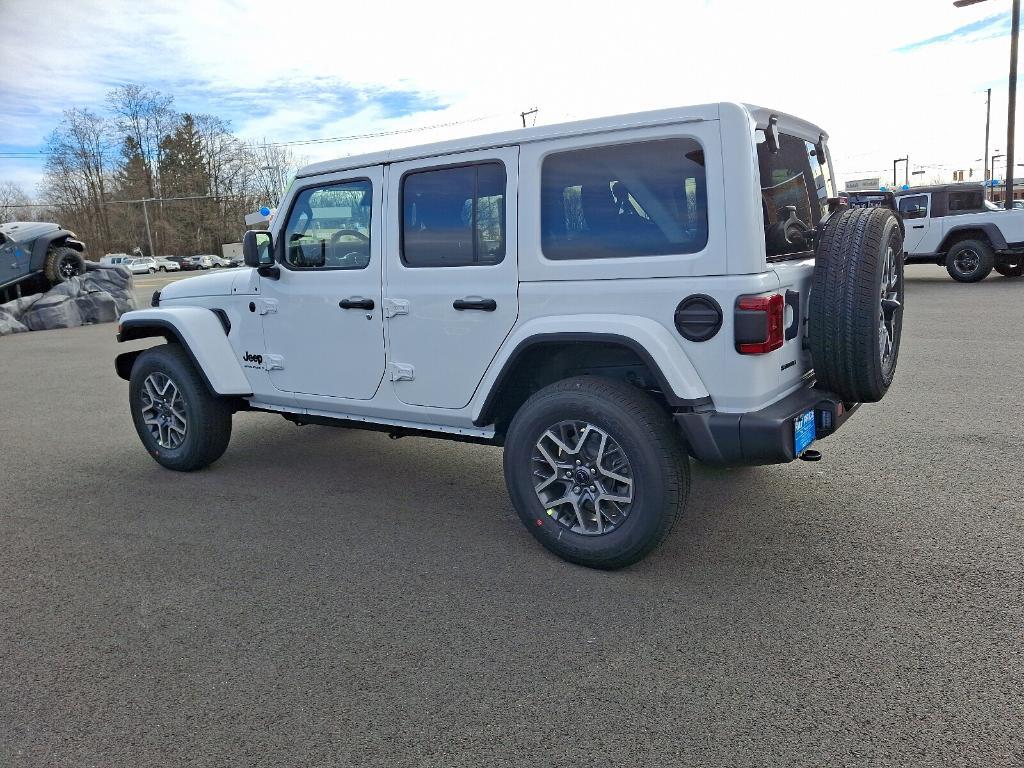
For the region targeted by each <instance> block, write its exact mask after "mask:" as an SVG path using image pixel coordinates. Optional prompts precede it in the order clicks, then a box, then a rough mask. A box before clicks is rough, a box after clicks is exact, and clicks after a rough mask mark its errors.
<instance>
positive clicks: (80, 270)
mask: <svg viewBox="0 0 1024 768" xmlns="http://www.w3.org/2000/svg"><path fill="white" fill-rule="evenodd" d="M43 274H45V275H46V279H47V280H49V281H50V284H51V285H57V284H58V283H63V282H64V281H65V280H67V279H69V278H71V277H76V276H77V275H84V274H85V259H84V258H83V257H82V254H80V253H79V252H78V251H76V250H75V249H74V248H69V247H67V246H66V245H61V246H56V247H54V248H51V249H50V250H49V251H48V252H47V254H46V263H45V264H44V265H43Z"/></svg>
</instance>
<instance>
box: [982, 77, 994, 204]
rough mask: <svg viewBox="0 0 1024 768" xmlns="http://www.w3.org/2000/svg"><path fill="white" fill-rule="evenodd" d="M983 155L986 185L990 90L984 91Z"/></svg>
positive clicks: (990, 104) (990, 103)
mask: <svg viewBox="0 0 1024 768" xmlns="http://www.w3.org/2000/svg"><path fill="white" fill-rule="evenodd" d="M985 94H986V95H985V154H983V155H982V156H981V158H982V162H983V163H984V164H985V183H986V184H987V183H988V126H989V123H990V122H991V120H992V89H991V88H988V89H986V91H985Z"/></svg>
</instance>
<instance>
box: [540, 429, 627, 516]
mask: <svg viewBox="0 0 1024 768" xmlns="http://www.w3.org/2000/svg"><path fill="white" fill-rule="evenodd" d="M531 461H532V463H533V470H532V474H533V477H534V478H535V482H534V491H535V492H536V494H537V498H538V500H539V501H540V503H541V504H542V505H543V507H544V509H545V510H547V511H548V514H549V516H550V517H552V518H553V519H554V520H556V521H557V522H558V523H559V524H560V525H564V526H565V527H567V528H569V529H570V530H572V531H573V532H574V533H579V534H586V535H601V534H605V533H609V532H610V531H613V530H614V529H615V528H617V527H618V526H619V525H620V524H621V523H622V521H623V520H625V518H626V516H627V515H628V514H629V506H630V504H631V503H632V499H633V477H632V474H633V473H632V468H631V466H630V462H629V459H628V458H627V457H626V454H625V452H624V451H623V450H622V447H621V446H620V445H619V444H618V443H617V442H616V441H615V439H614V438H613V437H612V436H611V435H609V434H608V433H607V432H605V431H604V430H603V429H601V428H600V427H597V426H595V425H593V424H590V423H588V422H585V421H571V420H570V421H562V422H559V423H558V424H554V425H552V426H550V427H548V428H547V429H545V430H544V431H543V432H542V433H541V435H540V437H539V439H538V440H537V442H536V444H535V448H534V452H533V456H532V459H531ZM620 505H623V506H620Z"/></svg>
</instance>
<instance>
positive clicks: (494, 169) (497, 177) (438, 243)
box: [402, 162, 505, 267]
mask: <svg viewBox="0 0 1024 768" xmlns="http://www.w3.org/2000/svg"><path fill="white" fill-rule="evenodd" d="M504 258H505V166H504V165H502V164H501V163H495V162H489V163H480V164H477V165H460V166H455V167H451V168H437V169H434V170H429V171H413V172H412V173H409V174H406V176H405V177H404V178H403V179H402V263H403V264H405V265H406V266H408V267H468V266H486V265H491V264H498V263H500V262H501V261H502V260H503V259H504Z"/></svg>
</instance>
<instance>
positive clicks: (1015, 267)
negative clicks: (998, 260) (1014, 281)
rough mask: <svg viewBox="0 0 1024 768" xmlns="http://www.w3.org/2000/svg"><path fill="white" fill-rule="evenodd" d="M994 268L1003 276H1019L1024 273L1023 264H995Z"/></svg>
mask: <svg viewBox="0 0 1024 768" xmlns="http://www.w3.org/2000/svg"><path fill="white" fill-rule="evenodd" d="M995 270H996V272H998V273H999V274H1000V275H1002V276H1003V277H1020V276H1021V275H1024V264H996V266H995Z"/></svg>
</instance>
